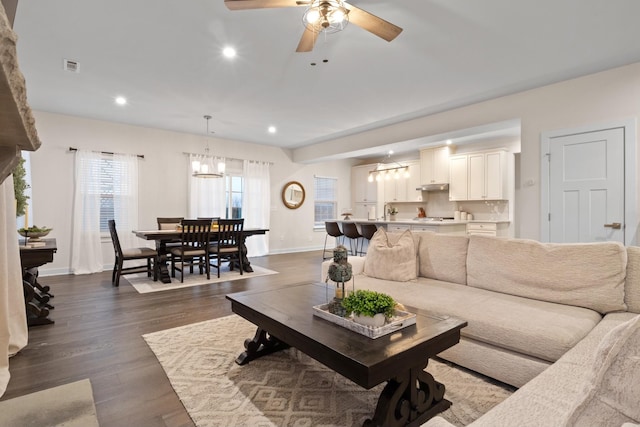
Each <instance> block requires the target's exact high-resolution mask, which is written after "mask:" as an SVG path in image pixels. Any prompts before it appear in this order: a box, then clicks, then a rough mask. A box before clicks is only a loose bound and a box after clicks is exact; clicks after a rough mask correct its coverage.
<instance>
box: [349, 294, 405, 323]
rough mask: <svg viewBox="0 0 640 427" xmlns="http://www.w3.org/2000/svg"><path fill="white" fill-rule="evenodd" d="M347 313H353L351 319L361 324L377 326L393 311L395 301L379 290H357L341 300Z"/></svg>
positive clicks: (390, 315)
mask: <svg viewBox="0 0 640 427" xmlns="http://www.w3.org/2000/svg"><path fill="white" fill-rule="evenodd" d="M342 306H343V307H344V308H345V310H347V313H353V320H355V321H356V322H358V323H361V324H363V325H368V326H375V327H379V326H382V325H384V322H385V321H386V319H387V318H391V317H392V316H393V314H394V312H395V307H396V302H395V301H394V300H393V298H391V296H389V295H387V294H383V293H381V292H375V291H368V290H363V289H361V290H357V291H355V292H353V293H351V294H349V295H348V296H347V297H346V298H344V299H343V300H342Z"/></svg>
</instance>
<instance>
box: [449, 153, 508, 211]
mask: <svg viewBox="0 0 640 427" xmlns="http://www.w3.org/2000/svg"><path fill="white" fill-rule="evenodd" d="M449 173H450V176H451V182H450V183H449V200H503V199H505V198H506V195H507V189H506V187H507V155H506V152H505V151H503V150H494V151H483V152H478V153H468V154H460V155H457V156H452V157H451V158H450V172H449Z"/></svg>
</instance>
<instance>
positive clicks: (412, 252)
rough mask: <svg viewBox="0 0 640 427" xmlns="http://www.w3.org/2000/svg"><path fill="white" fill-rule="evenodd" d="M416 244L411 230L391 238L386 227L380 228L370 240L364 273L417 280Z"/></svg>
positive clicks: (386, 277)
mask: <svg viewBox="0 0 640 427" xmlns="http://www.w3.org/2000/svg"><path fill="white" fill-rule="evenodd" d="M416 270H417V267H416V244H415V242H414V240H413V235H412V234H411V231H409V230H407V231H405V232H403V233H402V234H401V235H400V236H399V238H398V239H397V240H396V239H391V238H389V236H387V232H386V231H385V229H384V228H382V227H380V228H378V231H376V233H375V234H374V235H373V237H372V238H371V240H370V242H369V249H368V250H367V257H366V260H365V262H364V274H366V275H367V276H371V277H375V278H378V279H386V280H393V281H397V282H406V281H409V280H415V279H416V277H417V274H416Z"/></svg>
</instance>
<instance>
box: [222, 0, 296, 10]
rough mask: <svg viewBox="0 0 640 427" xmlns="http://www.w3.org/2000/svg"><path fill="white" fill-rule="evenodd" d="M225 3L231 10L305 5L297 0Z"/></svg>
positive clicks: (249, 0)
mask: <svg viewBox="0 0 640 427" xmlns="http://www.w3.org/2000/svg"><path fill="white" fill-rule="evenodd" d="M224 4H225V5H226V6H227V8H228V9H230V10H246V9H267V8H271V7H296V6H304V4H298V2H297V1H296V0H224Z"/></svg>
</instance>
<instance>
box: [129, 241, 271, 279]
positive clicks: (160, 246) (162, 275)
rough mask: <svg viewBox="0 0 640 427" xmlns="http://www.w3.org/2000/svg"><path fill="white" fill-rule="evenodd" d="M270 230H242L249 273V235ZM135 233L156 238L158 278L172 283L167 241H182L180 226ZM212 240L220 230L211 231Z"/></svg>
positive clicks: (242, 247) (244, 264) (244, 260)
mask: <svg viewBox="0 0 640 427" xmlns="http://www.w3.org/2000/svg"><path fill="white" fill-rule="evenodd" d="M267 231H269V229H268V228H245V229H244V230H242V236H241V239H240V242H239V244H240V256H241V257H242V269H243V270H244V271H246V272H248V273H252V272H253V268H251V263H250V262H249V259H248V258H247V246H246V244H245V241H246V239H247V237H250V236H255V235H259V234H266V233H267ZM133 234H135V235H136V236H137V237H139V238H141V239H144V240H155V242H156V250H157V251H158V260H157V263H158V279H159V280H160V281H161V282H162V283H171V275H170V274H169V266H168V265H167V254H168V250H167V243H171V242H180V240H181V236H182V230H180V229H179V228H176V229H170V230H134V231H133ZM210 236H211V237H210V239H211V242H216V241H217V240H218V232H217V230H216V229H211V233H210ZM234 266H239V263H233V264H232V266H231V268H232V269H233V267H234Z"/></svg>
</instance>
